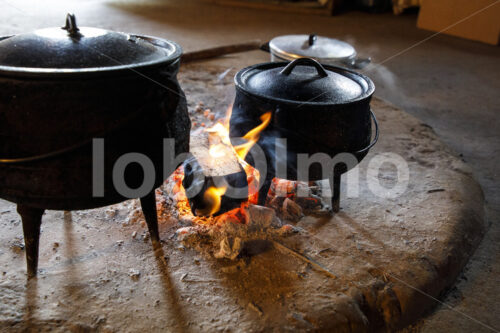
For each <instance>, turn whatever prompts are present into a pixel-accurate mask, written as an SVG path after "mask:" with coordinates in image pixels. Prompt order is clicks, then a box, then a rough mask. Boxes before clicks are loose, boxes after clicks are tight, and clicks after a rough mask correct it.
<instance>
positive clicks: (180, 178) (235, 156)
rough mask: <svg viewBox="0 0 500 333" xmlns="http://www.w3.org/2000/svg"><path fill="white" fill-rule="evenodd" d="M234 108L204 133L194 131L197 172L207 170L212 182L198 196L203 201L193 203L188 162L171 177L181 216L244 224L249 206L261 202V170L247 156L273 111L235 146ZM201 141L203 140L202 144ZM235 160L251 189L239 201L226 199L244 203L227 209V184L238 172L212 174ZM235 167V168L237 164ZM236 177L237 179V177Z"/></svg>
mask: <svg viewBox="0 0 500 333" xmlns="http://www.w3.org/2000/svg"><path fill="white" fill-rule="evenodd" d="M231 111H232V107H229V108H228V110H227V113H226V117H225V118H224V119H223V120H219V121H217V123H216V124H215V125H213V126H211V127H209V128H206V129H202V130H200V131H201V133H198V135H196V134H193V136H194V137H195V139H194V140H192V141H193V143H192V144H193V145H194V146H197V147H194V148H193V149H191V152H192V153H193V158H194V159H196V164H197V165H198V167H197V168H194V169H193V172H198V173H203V172H205V173H206V175H205V179H204V181H206V182H207V183H208V184H209V185H207V186H205V187H204V188H202V190H201V193H199V195H198V199H197V200H198V201H199V202H197V203H193V198H191V197H189V198H188V196H189V195H188V194H187V193H186V188H185V185H186V181H185V177H186V167H187V165H186V164H185V165H183V166H180V167H179V168H178V169H177V170H176V171H175V172H174V174H173V175H172V176H171V178H170V179H171V180H173V183H174V186H173V187H172V193H173V194H174V197H175V201H176V208H177V209H178V212H179V215H181V216H184V217H189V218H192V219H193V221H196V222H197V223H198V224H212V223H215V224H217V223H218V222H220V221H222V220H224V221H226V220H230V221H233V222H237V223H242V222H244V221H245V219H246V217H245V212H246V208H248V206H249V205H250V204H257V201H258V195H259V180H260V175H259V171H258V170H257V169H255V168H253V167H252V166H251V165H250V164H248V163H247V162H246V161H245V157H246V155H247V154H248V152H249V151H250V149H251V148H252V147H253V146H254V145H255V144H256V143H257V141H258V140H259V136H260V133H261V132H262V131H263V130H264V129H265V128H266V127H267V126H268V125H269V122H270V121H271V112H267V113H265V114H263V115H262V116H261V123H260V124H259V125H258V126H256V127H255V128H254V129H252V130H250V131H249V132H248V133H247V134H246V135H244V136H243V137H242V140H243V141H244V142H243V143H242V144H240V145H236V146H233V145H232V144H231V140H230V138H229V119H230V116H231ZM200 138H202V139H200ZM200 141H201V142H202V143H201V144H200ZM203 145H206V146H207V147H202V148H203V149H197V148H199V146H203ZM191 162H193V161H192V160H191ZM235 163H236V164H237V165H238V167H240V168H241V173H242V174H243V177H244V183H245V184H244V185H245V187H247V189H248V190H247V192H246V193H247V195H246V197H245V198H243V199H242V200H241V199H240V200H239V201H238V199H235V200H233V199H232V198H230V197H228V198H227V199H226V200H228V201H232V202H235V201H237V202H240V204H239V206H238V207H236V208H233V209H229V210H228V209H225V210H224V211H221V209H222V208H223V207H222V206H223V201H224V200H223V199H224V196H225V195H226V194H227V193H228V184H226V183H227V179H228V178H230V177H231V175H232V174H235V172H232V173H228V174H224V175H223V176H220V172H219V173H218V174H217V175H216V176H212V175H213V174H214V172H213V170H216V171H217V170H220V169H231V166H230V165H231V164H235ZM199 165H202V167H199ZM188 167H189V166H188ZM232 168H233V171H234V166H233V167H232ZM207 170H208V171H207ZM207 175H210V177H207ZM232 177H233V178H234V176H232ZM240 177H241V176H240ZM215 178H217V181H213V180H212V179H215ZM224 178H226V179H224ZM229 182H230V181H229ZM167 183H168V181H167ZM221 183H222V184H221ZM190 199H191V200H190ZM190 201H191V202H190ZM196 204H197V205H196ZM195 205H196V206H195ZM221 213H223V214H221Z"/></svg>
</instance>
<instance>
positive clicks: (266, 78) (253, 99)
mask: <svg viewBox="0 0 500 333" xmlns="http://www.w3.org/2000/svg"><path fill="white" fill-rule="evenodd" d="M235 84H236V98H235V101H234V105H233V112H232V115H231V120H230V135H231V137H233V138H238V137H241V136H243V135H244V134H245V133H247V132H248V131H249V130H250V129H252V128H254V127H256V126H257V125H258V124H260V123H261V120H260V117H261V115H262V114H264V113H266V112H269V111H271V112H272V119H271V122H270V124H269V126H268V127H267V128H266V129H265V130H264V131H263V132H262V133H261V135H260V139H259V141H258V143H257V144H258V145H259V147H260V148H262V149H263V150H264V153H265V156H266V159H267V172H266V175H267V177H266V180H267V183H269V180H270V179H272V178H273V177H274V176H275V175H276V168H275V165H276V162H278V163H279V162H280V160H281V159H284V158H286V164H285V165H286V176H285V177H283V175H279V176H281V177H283V178H286V179H290V180H297V179H299V180H304V181H314V180H320V179H323V178H325V177H324V175H325V172H324V171H325V170H322V167H321V165H320V164H318V163H315V164H311V166H310V168H309V170H308V171H309V172H308V173H307V175H306V177H307V178H306V179H303V178H302V177H303V175H304V173H299V172H297V156H298V155H297V154H315V153H323V154H326V155H328V156H329V157H331V158H333V157H335V156H338V155H337V154H340V153H349V154H351V155H352V156H353V159H351V160H354V161H355V162H359V161H361V160H362V159H363V158H364V157H365V156H366V154H367V153H368V150H369V149H370V148H371V147H372V146H373V145H374V144H375V142H376V140H377V138H378V126H377V123H376V118H375V115H374V114H373V113H372V112H371V110H370V100H371V97H372V95H373V92H374V90H375V86H374V85H373V82H372V81H371V80H370V79H369V78H368V77H366V76H364V75H361V74H359V73H356V72H354V71H351V70H348V69H345V68H340V67H334V66H328V65H321V64H320V63H318V62H317V61H315V60H313V59H310V58H299V59H297V60H294V61H292V62H290V63H287V62H278V63H276V62H274V63H263V64H258V65H254V66H250V67H247V68H245V69H243V70H241V71H240V72H238V73H237V75H236V77H235ZM372 119H373V121H374V123H375V125H376V135H375V138H374V140H373V141H372V139H371V136H372V123H371V121H372ZM276 139H286V150H285V151H286V153H285V154H280V153H279V150H278V153H276V146H277V144H276ZM235 142H237V141H236V140H235ZM278 145H279V144H278ZM252 156H255V155H254V154H249V155H248V156H247V161H248V162H250V163H251V164H252V165H254V166H257V167H258V163H256V161H254V160H253V158H252ZM348 162H349V161H348ZM353 164H354V163H339V164H338V165H337V166H336V167H335V172H334V174H335V178H337V179H336V180H335V179H332V185H333V182H337V181H338V182H339V181H340V174H342V173H344V172H346V171H347V170H348V169H349V168H352V167H353V166H354V165H353ZM355 164H357V163H355ZM267 185H269V184H267ZM338 188H339V186H335V187H334V192H337V191H338ZM263 189H264V192H265V193H266V194H267V192H266V191H267V186H266V184H264V186H263ZM337 196H338V193H337ZM260 199H261V200H263V199H265V195H264V196H262V195H261V196H260ZM336 199H338V197H337V198H336ZM335 205H336V206H338V200H337V203H336V204H334V206H335ZM333 208H334V210H338V207H333Z"/></svg>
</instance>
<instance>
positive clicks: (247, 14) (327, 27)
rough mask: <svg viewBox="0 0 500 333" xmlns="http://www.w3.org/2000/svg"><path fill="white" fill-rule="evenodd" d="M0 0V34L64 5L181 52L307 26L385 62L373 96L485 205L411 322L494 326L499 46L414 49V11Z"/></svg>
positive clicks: (90, 20) (241, 61)
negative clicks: (421, 315)
mask: <svg viewBox="0 0 500 333" xmlns="http://www.w3.org/2000/svg"><path fill="white" fill-rule="evenodd" d="M0 7H1V9H2V10H1V11H0V33H1V34H4V35H7V34H13V33H20V32H25V31H30V30H32V29H35V28H41V27H47V26H60V25H62V23H63V18H64V17H65V14H66V12H68V11H73V12H75V13H76V14H77V17H78V19H79V22H80V23H81V24H82V25H89V26H99V27H105V28H111V29H116V30H122V31H129V32H134V33H143V34H151V35H157V36H161V37H167V38H170V39H173V40H175V41H177V42H179V43H180V44H182V46H183V47H184V48H185V49H186V50H188V51H189V50H196V49H200V48H203V47H209V46H213V45H222V44H227V43H231V42H237V41H241V40H246V39H255V38H261V39H262V40H268V39H269V38H272V37H273V36H275V35H279V34H285V33H310V32H316V33H318V34H323V35H329V36H333V37H337V38H341V39H345V40H348V41H350V42H352V43H353V44H354V45H355V46H356V48H357V49H358V51H359V53H361V54H364V55H370V56H372V58H373V60H374V61H375V62H377V63H381V62H384V64H383V65H384V66H383V67H380V66H379V67H377V70H372V71H370V72H368V73H367V74H368V75H369V76H370V77H372V78H373V79H374V81H375V84H376V86H377V92H376V95H378V96H380V97H383V98H385V99H386V100H388V101H390V102H392V103H393V104H395V105H397V106H399V107H401V108H402V109H404V110H405V111H407V112H409V113H411V114H413V115H415V116H416V117H418V118H419V119H420V120H422V121H424V122H425V123H427V124H429V125H431V126H432V127H433V128H434V130H435V131H436V133H437V134H438V136H439V137H440V138H441V140H443V141H444V142H446V143H447V144H448V145H449V146H451V147H452V148H453V149H454V150H455V151H456V152H457V153H459V154H461V155H462V157H463V159H464V160H465V161H466V162H467V163H468V164H470V165H471V166H472V169H473V173H474V175H475V177H476V178H477V179H478V181H479V182H480V184H481V186H482V188H483V190H484V193H485V197H486V200H487V203H488V205H487V208H488V209H487V214H488V220H489V225H490V228H489V230H488V232H487V233H486V235H485V237H484V240H483V242H482V243H481V245H480V247H479V249H478V250H477V251H476V253H475V255H474V256H473V258H472V260H471V261H470V262H469V264H468V265H467V267H466V268H465V270H464V271H463V273H462V275H461V278H460V279H459V280H457V284H456V285H455V287H454V288H452V289H451V290H450V291H449V293H448V294H446V295H443V296H442V297H441V298H440V299H441V300H443V301H445V302H446V304H447V305H445V306H438V308H437V310H436V312H434V313H433V314H431V315H430V316H429V317H428V318H427V319H426V320H425V321H423V322H421V323H420V324H418V325H416V328H415V329H417V330H422V331H428V332H436V331H464V332H490V331H491V329H489V328H487V327H486V326H489V327H494V328H496V329H497V330H498V329H499V328H500V324H499V321H498V317H499V316H498V297H495V295H498V294H499V292H498V286H499V285H500V283H499V282H498V276H499V273H500V272H499V271H500V262H499V256H498V254H499V253H500V242H499V240H500V226H499V221H500V210H499V207H500V183H499V180H498V171H499V169H498V158H497V157H496V156H498V153H499V151H500V139H499V134H498V133H500V131H499V128H500V122H499V118H498V113H499V111H500V109H499V106H498V103H497V95H498V89H499V87H500V82H499V80H500V77H499V75H498V72H499V69H500V62H499V59H500V50H499V49H498V47H493V46H488V45H483V44H480V43H475V42H471V41H465V40H461V39H457V38H453V37H449V36H444V35H439V36H437V37H434V38H432V39H430V40H428V41H426V42H425V43H422V44H419V45H418V46H415V47H413V46H414V45H415V44H416V43H418V42H420V41H421V40H423V39H424V38H426V37H429V36H430V35H431V33H430V32H426V31H422V30H419V29H417V28H416V27H415V23H416V16H415V15H414V14H413V15H403V16H400V17H395V16H393V15H392V14H382V15H373V14H368V13H359V12H350V13H345V14H342V15H340V16H336V17H312V16H302V15H293V14H279V13H276V12H269V13H267V12H258V11H254V10H246V9H234V8H225V7H220V6H211V5H205V4H199V3H198V2H196V1H192V0H189V1H182V2H180V1H168V0H164V1H158V2H155V1H104V0H86V1H66V2H65V3H64V4H61V3H60V2H56V1H44V2H43V3H42V2H38V1H24V0H22V1H15V2H14V1H10V0H0ZM394 55H397V56H395V57H393V56H394ZM267 59H268V56H267V55H266V54H263V53H262V52H259V51H256V52H249V53H246V54H243V55H239V56H234V57H229V58H226V59H223V60H219V61H216V62H218V63H222V64H223V65H226V66H228V67H229V66H232V67H235V68H241V67H243V66H246V65H250V64H253V63H256V62H262V61H266V60H267ZM60 217H61V218H62V216H60ZM1 218H2V220H5V219H8V221H10V220H15V219H16V217H15V215H14V216H12V217H11V216H10V215H4V214H2V217H1ZM13 223H14V222H13ZM492 295H494V296H493V297H492ZM485 325H486V326H485Z"/></svg>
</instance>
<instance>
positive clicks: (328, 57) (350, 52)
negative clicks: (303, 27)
mask: <svg viewBox="0 0 500 333" xmlns="http://www.w3.org/2000/svg"><path fill="white" fill-rule="evenodd" d="M269 49H270V51H271V52H272V53H273V54H275V55H277V56H278V57H280V58H282V59H286V60H293V59H297V58H301V57H308V58H314V59H316V60H318V61H320V62H328V61H341V60H345V59H349V58H352V57H355V56H356V50H355V49H354V47H352V46H351V45H350V44H348V43H346V42H343V41H341V40H338V39H334V38H328V37H322V36H317V35H314V34H312V35H285V36H279V37H276V38H273V39H272V40H271V41H270V42H269Z"/></svg>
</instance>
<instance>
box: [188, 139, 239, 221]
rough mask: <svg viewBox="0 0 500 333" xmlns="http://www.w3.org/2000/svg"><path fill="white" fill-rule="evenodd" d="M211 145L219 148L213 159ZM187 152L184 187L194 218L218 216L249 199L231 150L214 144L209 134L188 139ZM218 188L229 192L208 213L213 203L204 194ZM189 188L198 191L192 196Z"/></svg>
mask: <svg viewBox="0 0 500 333" xmlns="http://www.w3.org/2000/svg"><path fill="white" fill-rule="evenodd" d="M214 145H215V146H217V148H218V149H217V154H216V156H212V155H211V153H210V148H213V147H214ZM190 152H191V155H192V157H191V158H189V159H188V160H187V161H186V162H185V164H184V180H183V185H184V187H185V188H186V189H187V195H188V199H189V205H190V206H191V210H192V212H193V214H195V215H214V216H215V215H219V214H222V213H224V212H227V211H229V210H231V209H233V208H237V207H239V206H240V205H241V203H242V202H243V201H246V200H247V199H248V183H247V175H246V172H245V170H244V169H243V167H242V166H241V164H240V162H239V159H238V157H237V156H236V154H235V151H234V149H233V148H232V147H230V146H229V145H226V144H224V143H223V142H220V141H217V140H215V142H214V138H211V135H210V134H209V133H206V132H203V133H200V134H198V135H195V136H192V137H191V140H190ZM200 182H203V184H200ZM221 184H227V185H229V186H230V187H231V188H228V189H227V190H224V191H222V194H221V195H220V208H219V209H218V210H217V211H215V212H210V207H213V206H214V202H215V201H214V200H211V198H210V197H209V200H207V197H205V194H206V192H207V190H208V189H210V188H211V187H213V188H218V189H220V188H221ZM190 188H192V189H198V190H197V191H194V192H193V193H191V190H190Z"/></svg>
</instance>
